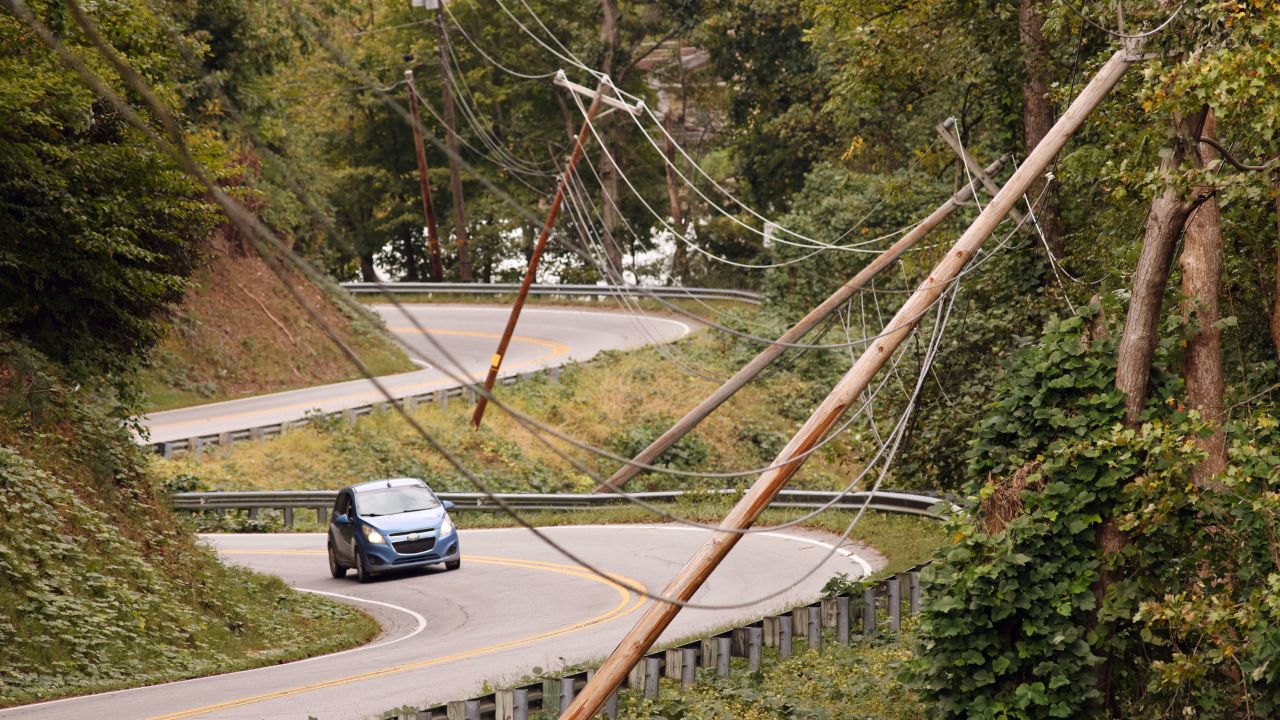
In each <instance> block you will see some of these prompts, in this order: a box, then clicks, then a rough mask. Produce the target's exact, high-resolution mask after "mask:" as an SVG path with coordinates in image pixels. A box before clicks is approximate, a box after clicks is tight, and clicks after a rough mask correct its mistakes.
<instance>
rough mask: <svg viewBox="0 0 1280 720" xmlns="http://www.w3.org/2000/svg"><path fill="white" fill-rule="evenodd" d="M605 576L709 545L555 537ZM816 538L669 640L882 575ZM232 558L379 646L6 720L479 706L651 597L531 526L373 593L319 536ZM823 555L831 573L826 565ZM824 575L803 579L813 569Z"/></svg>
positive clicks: (482, 540) (620, 534) (619, 529)
mask: <svg viewBox="0 0 1280 720" xmlns="http://www.w3.org/2000/svg"><path fill="white" fill-rule="evenodd" d="M546 532H547V533H548V534H549V535H551V536H552V537H553V538H555V539H556V540H557V541H559V542H562V543H564V544H565V545H567V546H568V547H569V548H571V549H572V550H573V551H574V552H576V553H581V555H582V556H583V557H584V558H585V559H586V560H588V561H589V562H592V563H598V564H599V566H601V567H602V568H603V569H604V570H605V571H606V572H608V573H611V574H616V575H615V577H617V578H626V579H627V580H628V581H629V582H630V583H633V584H638V585H642V586H644V587H645V588H648V589H649V590H650V591H659V590H661V589H662V588H663V587H664V586H665V585H666V583H667V581H668V580H669V579H670V578H671V577H672V576H673V575H674V574H675V573H676V571H677V570H678V569H679V568H680V567H681V566H682V565H683V564H684V561H685V560H686V559H687V558H688V557H689V555H691V554H692V553H693V551H694V550H695V549H696V548H697V547H698V546H699V545H700V544H701V543H702V541H703V540H704V539H705V537H706V533H705V532H704V531H702V530H698V529H692V528H685V527H678V526H675V525H617V526H576V527H557V528H547V529H546ZM824 537H825V536H822V535H815V534H812V533H808V532H804V531H791V530H788V531H786V532H779V533H763V534H753V535H749V536H748V537H746V538H744V539H743V540H742V543H741V544H742V545H743V546H745V548H744V549H740V550H739V552H737V553H734V554H732V555H731V556H730V557H729V558H728V559H727V560H726V561H725V563H724V564H723V565H721V567H720V568H719V569H718V570H717V571H716V572H715V574H713V575H712V577H711V579H710V580H709V582H708V583H707V585H706V586H705V587H703V589H702V590H701V591H700V592H699V593H698V595H697V596H696V597H695V601H696V602H702V603H719V604H728V603H741V602H744V601H748V600H752V599H755V598H760V597H762V596H765V595H768V594H771V593H772V592H775V591H778V590H780V589H782V588H786V587H787V586H788V585H791V584H793V583H796V582H797V581H799V583H798V584H797V586H796V587H794V588H791V589H789V590H786V591H785V592H783V593H782V594H781V595H779V596H778V597H774V598H771V599H768V600H765V601H762V602H758V603H756V604H755V605H753V606H752V607H745V608H737V609H728V610H714V611H713V610H688V611H685V612H682V613H681V614H680V616H679V617H678V618H677V619H676V621H675V623H674V624H673V625H672V626H671V628H669V629H668V631H667V633H665V634H664V635H663V639H664V641H671V640H675V639H678V638H682V637H688V636H689V635H691V634H695V633H704V632H707V631H711V630H714V629H718V628H720V627H723V626H725V625H728V624H731V623H737V622H741V621H744V620H747V619H752V618H756V617H760V616H762V615H765V614H768V613H770V612H777V611H779V610H781V609H783V608H785V607H787V606H789V605H795V604H800V603H802V602H809V601H811V600H812V599H813V598H814V597H816V596H817V595H818V593H819V591H820V589H821V587H822V585H823V584H824V583H825V582H826V581H827V580H828V579H829V578H830V577H831V576H832V575H834V574H835V573H837V572H843V573H848V574H849V575H851V576H854V577H858V576H861V575H862V574H863V573H864V572H869V571H871V569H873V568H876V567H878V566H880V565H881V564H882V561H881V560H880V559H879V557H878V556H877V555H875V554H874V552H873V551H870V550H867V549H866V548H860V547H856V546H848V547H844V548H839V549H838V550H837V552H836V553H834V554H832V553H831V549H832V547H831V546H830V545H829V544H827V543H826V542H824ZM207 540H208V541H209V542H211V543H213V544H214V545H215V546H216V547H217V548H218V550H219V552H220V553H222V554H223V555H224V556H225V557H226V558H227V559H228V560H230V561H232V562H239V563H243V564H246V565H249V566H251V567H253V568H255V569H258V570H261V571H263V572H269V573H274V574H277V575H280V576H282V577H284V578H285V579H286V580H287V581H288V582H290V583H291V584H293V585H294V586H296V587H298V588H301V589H304V590H309V591H313V592H322V593H328V594H331V595H333V596H335V597H338V598H341V599H343V600H344V601H346V602H351V603H354V604H356V605H358V606H360V607H363V608H364V609H365V610H367V611H368V612H370V613H371V614H372V615H374V616H375V617H376V618H377V619H378V621H379V622H380V623H381V624H382V626H383V629H384V632H383V634H382V636H381V637H379V638H378V639H377V640H375V641H374V642H373V643H371V644H369V645H366V646H364V647H361V648H356V649H353V650H347V651H345V652H341V653H336V654H333V655H328V656H323V657H318V658H313V659H310V660H303V661H300V662H295V663H289V664H286V665H276V666H271V667H266V668H261V669H258V670H248V671H244V672H238V673H231V674H227V675H220V676H214V677H209V678H200V679H195V680H187V681H182V682H175V683H169V684H166V685H156V686H152V687H145V688H137V689H133V690H122V691H117V692H112V693H103V694H100V695H91V696H86V697H80V698H71V699H67V700H58V701H53V702H48V703H42V704H38V705H28V706H23V707H18V708H11V709H9V710H0V718H6V719H10V718H12V719H15V720H16V719H17V718H24V719H27V718H40V719H53V718H66V719H67V720H72V719H77V720H78V719H79V718H86V717H109V718H121V719H123V718H152V719H154V720H158V719H164V720H177V719H178V718H197V717H198V718H291V719H292V718H305V717H308V716H314V717H316V718H322V719H327V718H343V719H347V720H350V719H352V718H365V717H370V716H375V715H376V714H378V713H380V712H382V711H384V710H389V709H392V708H395V707H399V706H403V705H413V706H418V707H423V706H428V705H432V704H436V703H439V702H443V701H447V700H456V699H461V698H465V697H470V696H472V695H475V694H477V693H478V692H479V691H480V688H481V684H482V683H483V682H485V681H489V683H490V685H491V686H495V685H496V686H501V685H503V684H511V683H513V682H514V681H516V680H518V679H519V678H520V677H521V676H522V675H523V674H524V673H527V672H529V671H530V670H532V669H533V668H534V667H535V666H536V667H542V668H546V669H548V670H553V669H558V668H560V667H562V666H564V665H565V664H569V663H575V662H585V661H591V660H598V659H600V658H602V657H603V656H605V655H606V654H608V652H609V651H610V650H612V649H613V647H614V645H616V644H617V642H618V641H619V640H620V639H621V638H622V636H623V634H624V633H625V632H626V630H627V629H628V628H629V627H630V625H631V624H632V623H633V622H634V621H635V619H636V617H637V611H638V610H640V609H641V608H642V607H643V606H644V604H645V603H644V601H643V599H642V598H640V597H638V596H637V595H636V594H635V593H632V592H630V591H629V590H627V589H626V588H624V587H623V586H622V585H620V584H618V583H616V582H612V581H609V580H604V579H601V578H599V577H597V576H595V575H592V574H590V573H588V572H587V571H585V570H583V569H582V568H580V567H578V566H576V565H573V564H571V562H570V561H569V560H567V559H565V558H564V557H563V556H561V555H559V554H557V553H556V552H555V551H553V550H552V549H551V548H549V547H548V546H546V545H545V544H543V543H541V542H540V541H538V540H537V539H536V538H534V537H533V536H532V535H531V534H529V533H528V532H527V531H525V530H522V529H501V530H463V531H462V547H463V564H462V569H461V570H458V571H455V572H444V571H442V570H437V569H429V570H426V571H420V572H411V573H409V574H403V575H397V576H388V577H385V578H378V579H376V580H375V581H374V582H371V583H368V584H365V585H360V584H358V583H356V582H355V581H354V580H352V579H343V580H334V579H332V578H330V577H329V573H328V568H327V565H326V561H325V556H324V542H325V538H324V535H322V534H293V535H283V534H282V535H216V536H207ZM824 557H825V558H826V560H825V561H824V560H823V559H824ZM819 563H821V567H820V568H819V569H818V571H817V572H814V573H812V574H811V575H810V576H809V577H807V578H803V579H802V577H803V576H804V575H805V573H806V572H808V571H809V570H810V569H811V568H813V567H814V566H815V565H817V564H819Z"/></svg>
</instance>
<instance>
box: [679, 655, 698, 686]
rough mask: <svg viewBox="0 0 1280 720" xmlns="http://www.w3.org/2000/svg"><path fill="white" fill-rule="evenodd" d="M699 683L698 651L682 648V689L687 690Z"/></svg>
mask: <svg viewBox="0 0 1280 720" xmlns="http://www.w3.org/2000/svg"><path fill="white" fill-rule="evenodd" d="M697 681H698V651H697V650H695V649H693V648H690V647H686V648H680V687H682V688H687V687H690V686H692V685H693V684H694V683H695V682H697Z"/></svg>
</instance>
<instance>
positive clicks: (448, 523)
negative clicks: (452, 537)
mask: <svg viewBox="0 0 1280 720" xmlns="http://www.w3.org/2000/svg"><path fill="white" fill-rule="evenodd" d="M451 532H453V518H451V517H449V516H448V515H445V516H444V520H442V521H440V533H439V534H440V537H444V536H445V535H448V534H449V533H451Z"/></svg>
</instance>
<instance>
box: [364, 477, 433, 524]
mask: <svg viewBox="0 0 1280 720" xmlns="http://www.w3.org/2000/svg"><path fill="white" fill-rule="evenodd" d="M438 507H440V502H439V501H438V500H436V496H435V495H433V494H432V493H431V491H430V490H428V489H426V488H425V487H422V486H421V485H401V486H399V487H389V488H378V489H377V490H365V491H363V492H359V493H356V513H357V514H359V515H360V516H361V517H376V516H378V515H397V514H399V513H407V512H416V511H418V510H431V509H432V508H438Z"/></svg>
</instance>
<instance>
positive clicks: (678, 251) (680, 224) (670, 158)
mask: <svg viewBox="0 0 1280 720" xmlns="http://www.w3.org/2000/svg"><path fill="white" fill-rule="evenodd" d="M662 124H663V125H664V126H665V128H666V131H667V137H666V144H665V145H664V147H663V151H664V154H665V155H666V156H667V166H666V169H667V199H668V200H669V201H670V202H671V226H672V227H674V228H675V231H676V233H677V234H679V235H682V236H683V235H684V208H683V207H682V206H681V203H680V184H679V181H678V178H677V176H676V169H675V163H676V145H675V143H674V142H672V140H671V134H672V133H671V128H672V118H671V110H670V109H668V110H667V112H666V114H665V115H663V116H662ZM675 244H676V247H675V253H674V254H673V255H672V259H671V275H672V277H673V278H676V279H681V278H683V277H684V272H685V267H684V266H685V263H686V262H687V260H688V258H687V256H686V250H685V247H684V241H683V240H682V239H681V238H675Z"/></svg>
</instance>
